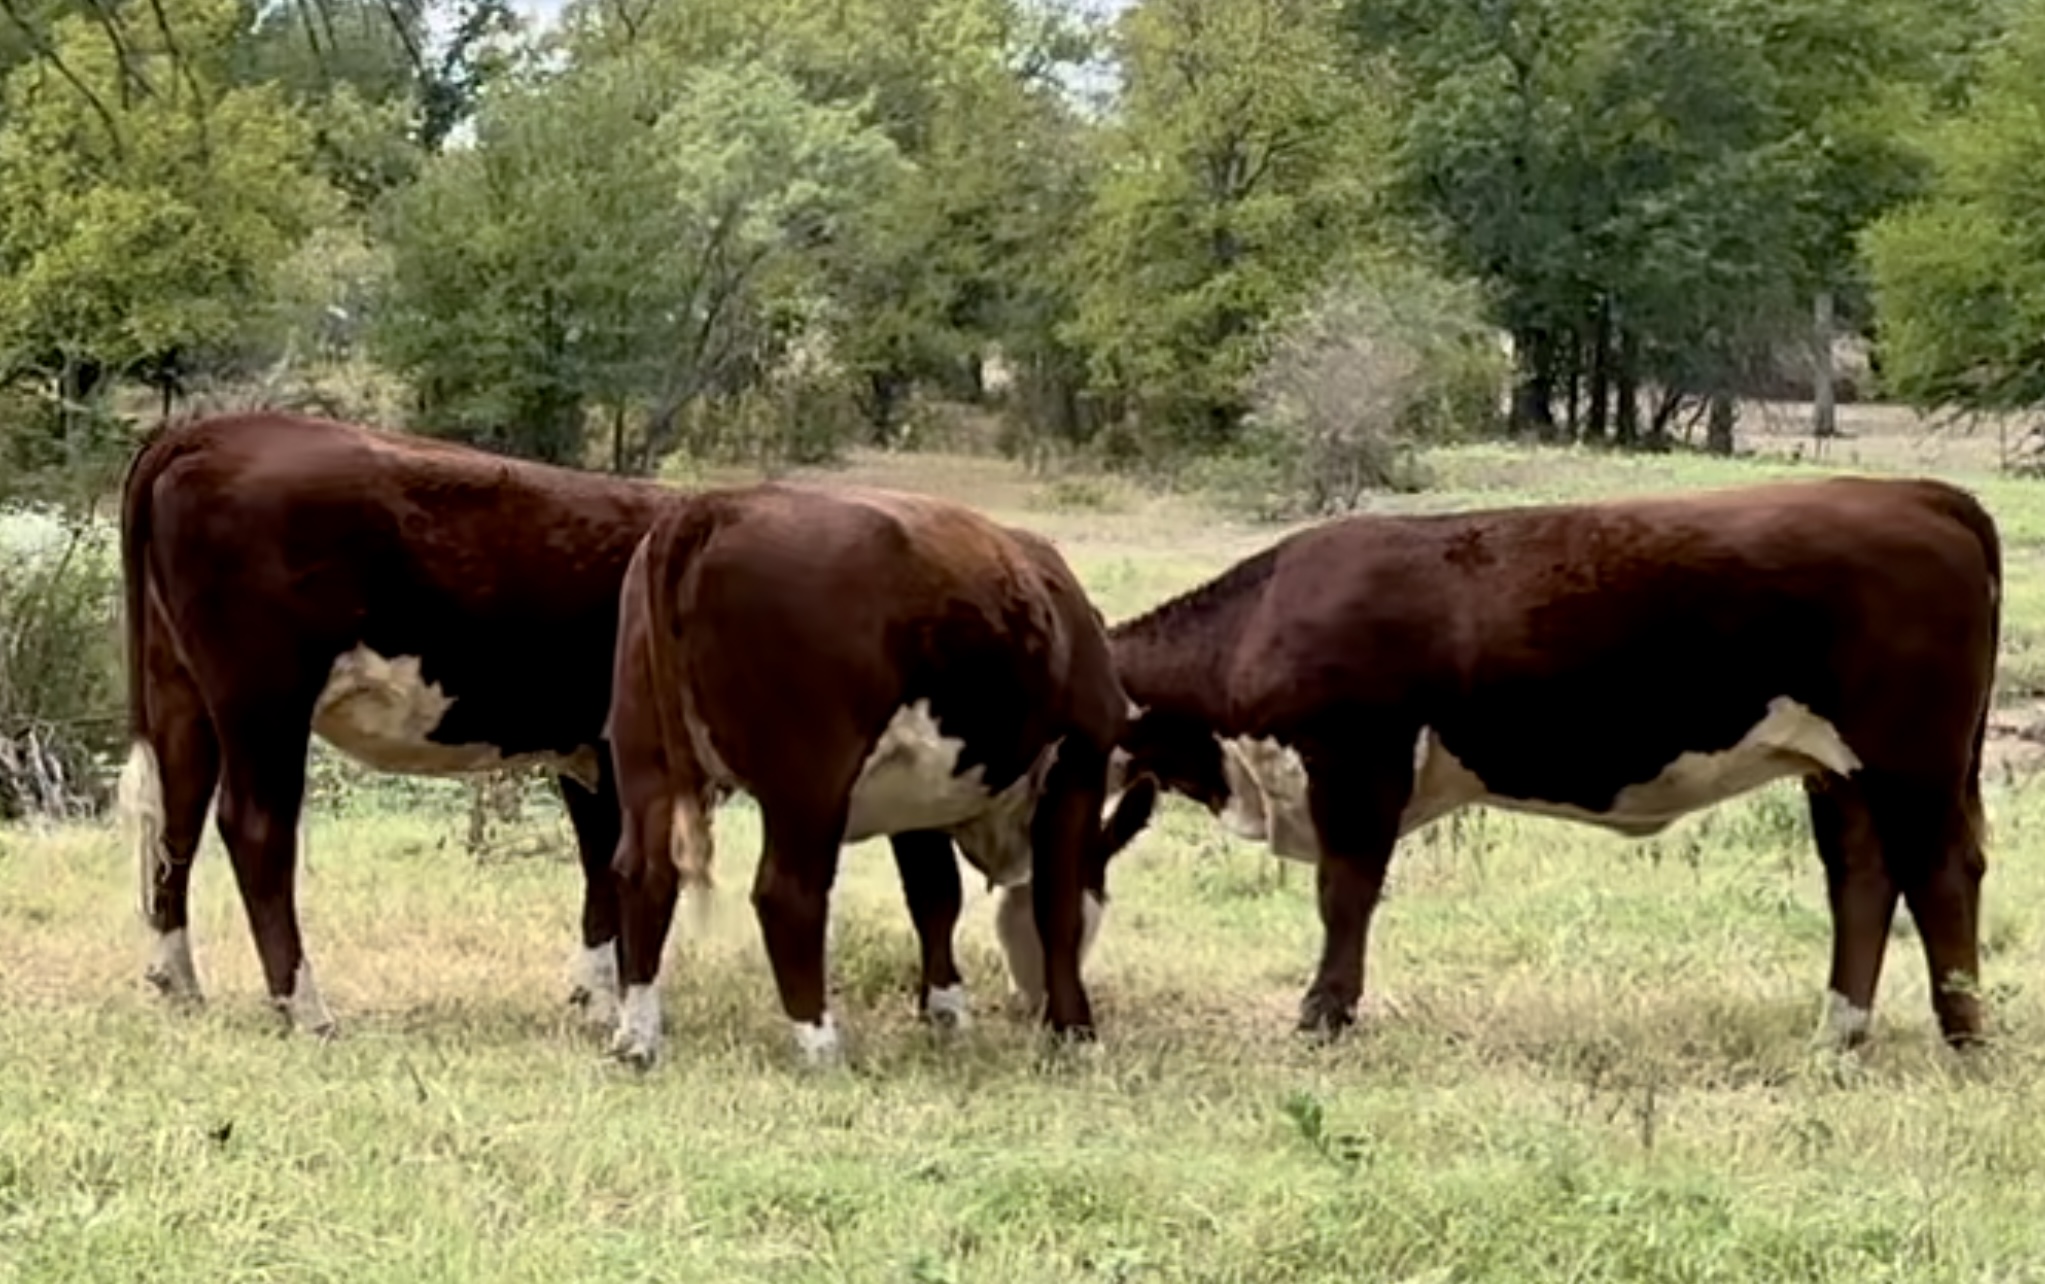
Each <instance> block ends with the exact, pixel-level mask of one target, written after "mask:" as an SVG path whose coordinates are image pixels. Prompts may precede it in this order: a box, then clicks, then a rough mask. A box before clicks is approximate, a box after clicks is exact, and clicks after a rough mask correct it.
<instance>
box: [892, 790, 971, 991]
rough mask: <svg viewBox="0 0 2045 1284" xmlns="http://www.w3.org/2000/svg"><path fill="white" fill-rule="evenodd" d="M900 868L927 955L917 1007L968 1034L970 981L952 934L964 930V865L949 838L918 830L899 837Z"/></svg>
mask: <svg viewBox="0 0 2045 1284" xmlns="http://www.w3.org/2000/svg"><path fill="white" fill-rule="evenodd" d="M888 841H889V843H890V845H891V846H893V847H894V849H895V868H896V870H897V871H899V872H900V874H901V876H902V895H903V897H904V899H906V900H907V901H908V903H909V918H910V920H911V921H912V922H914V923H915V925H916V941H917V944H918V945H919V946H920V947H921V951H922V955H923V973H922V982H921V984H920V985H919V986H918V990H919V993H918V996H917V1001H916V1002H917V1008H918V1010H919V1011H920V1012H922V1014H923V1016H924V1018H925V1019H926V1020H928V1021H930V1022H931V1023H932V1024H934V1025H938V1026H942V1027H947V1028H952V1029H964V1028H965V1027H966V1026H967V1025H969V1024H971V1021H972V1016H971V1012H970V1010H969V1005H968V1003H967V1002H966V986H965V981H964V980H963V979H962V978H961V977H960V975H959V966H958V960H957V959H956V958H954V957H953V955H952V934H953V932H954V930H955V929H956V928H957V926H958V921H959V909H960V907H961V906H962V905H963V904H964V901H965V889H964V887H963V886H962V885H961V884H960V882H959V861H958V857H957V855H955V854H954V853H953V851H952V840H951V836H950V835H949V834H944V833H940V832H937V831H934V830H917V831H915V832H912V833H905V834H896V835H894V836H893V837H892V838H890V839H889V840H888Z"/></svg>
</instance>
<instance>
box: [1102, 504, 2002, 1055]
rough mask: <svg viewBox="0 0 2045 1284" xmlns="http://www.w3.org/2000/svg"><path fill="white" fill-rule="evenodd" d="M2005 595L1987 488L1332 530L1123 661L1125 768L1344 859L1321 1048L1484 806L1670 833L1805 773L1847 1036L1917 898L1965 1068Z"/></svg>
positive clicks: (1285, 545)
mask: <svg viewBox="0 0 2045 1284" xmlns="http://www.w3.org/2000/svg"><path fill="white" fill-rule="evenodd" d="M2000 594H2001V553H2000V550H1999V544H1998V539H1997V535H1996V531H1995V526H1994V523H1993V522H1992V521H1991V520H1990V519H1989V517H1988V515H1987V514H1986V513H1985V512H1984V511H1983V510H1982V509H1981V507H1980V506H1979V505H1978V504H1977V503H1976V502H1975V501H1974V500H1973V499H1972V498H1971V497H1970V496H1968V495H1967V494H1966V493H1965V492H1964V491H1961V490H1958V489H1955V488H1953V487H1951V486H1947V485H1943V484H1940V483H1937V482H1930V481H1905V480H1886V481H1884V480H1873V479H1859V478H1856V479H1834V480H1825V481H1817V482H1804V483H1792V484H1781V485H1770V486H1761V487H1754V488H1748V489H1735V490H1726V491H1720V492H1705V493H1700V494H1691V495H1682V496H1675V497H1666V498H1652V499H1636V500H1626V501H1620V502H1610V503H1601V504H1586V505H1568V506H1557V507H1540V508H1521V509H1507V510H1500V511H1487V512H1468V513H1461V514H1453V515H1444V516H1428V517H1356V518H1351V519H1347V520H1342V521H1337V522H1331V523H1328V524H1326V525H1323V526H1320V527H1318V528H1314V529H1310V530H1307V531H1304V532H1301V533H1299V534H1297V535H1294V536H1292V537H1290V538H1288V539H1285V540H1283V541H1281V542H1280V543H1278V544H1277V545H1275V546H1274V547H1272V548H1270V549H1267V550H1265V551H1264V552H1262V553H1259V554H1257V555H1256V556H1254V557H1251V558H1249V559H1247V560H1246V561H1244V562H1242V563H1240V564H1239V565H1237V566H1235V567H1234V568H1233V569H1231V570H1229V571H1227V572H1226V573H1224V574H1223V575H1221V576H1219V577H1218V578H1216V579H1215V580H1213V581H1212V582H1210V583H1208V584H1207V585H1205V586H1203V587H1200V588H1197V589H1195V590H1193V591H1192V592H1190V593H1188V594H1185V595H1184V596H1182V597H1180V598H1178V599H1176V600H1174V601H1172V602H1169V603H1167V604H1165V605H1163V606H1161V607H1159V608H1157V609H1156V610H1154V611H1152V612H1150V613H1149V614H1147V615H1145V616H1143V617H1141V618H1139V619H1135V620H1131V621H1129V622H1126V623H1124V624H1122V625H1120V626H1118V627H1116V628H1114V629H1113V630H1111V632H1110V637H1111V645H1112V647H1113V650H1114V655H1115V662H1116V669H1117V672H1118V673H1119V675H1120V677H1121V680H1122V683H1123V686H1124V687H1125V689H1126V690H1127V691H1128V693H1129V696H1130V698H1131V700H1132V701H1134V702H1135V704H1136V705H1137V706H1138V707H1139V708H1140V715H1139V716H1137V717H1135V718H1134V719H1133V720H1132V725H1131V730H1130V732H1129V734H1128V736H1127V737H1126V740H1125V748H1126V749H1127V751H1128V752H1129V754H1130V758H1131V761H1130V764H1129V765H1128V767H1127V770H1130V771H1134V772H1138V773H1154V774H1155V776H1156V777H1157V778H1158V779H1159V780H1160V781H1161V782H1162V783H1163V784H1164V785H1165V786H1166V787H1167V788H1171V789H1175V790H1177V791H1179V792H1182V793H1184V794H1186V795H1188V796H1190V797H1192V798H1194V799H1196V800H1198V801H1200V802H1203V803H1205V804H1206V805H1208V806H1209V807H1210V808H1212V809H1214V810H1215V811H1216V812H1218V813H1221V814H1223V815H1224V816H1225V817H1226V818H1227V820H1228V821H1229V822H1230V823H1232V824H1233V825H1234V826H1235V827H1236V828H1237V829H1238V830H1239V831H1240V832H1244V833H1247V834H1250V835H1253V836H1256V837H1259V838H1265V839H1268V840H1269V841H1270V843H1271V845H1272V846H1273V848H1274V849H1275V850H1276V851H1277V852H1278V853H1279V854H1281V855H1286V856H1293V857H1299V858H1304V859H1311V860H1317V861H1318V869H1319V898H1320V911H1321V921H1322V923H1323V926H1324V929H1325V940H1324V943H1323V952H1322V956H1321V962H1320V966H1319V969H1318V972H1317V974H1316V976H1315V978H1314V980H1313V982H1312V984H1311V986H1310V988H1309V989H1308V990H1307V992H1306V995H1305V997H1304V999H1303V1001H1302V1004H1301V1012H1300V1023H1301V1026H1302V1027H1303V1028H1307V1029H1322V1030H1332V1029H1336V1028H1339V1027H1342V1026H1345V1025H1347V1024H1349V1023H1350V1022H1352V1021H1353V1020H1354V1018H1355V1012H1356V1006H1357V1002H1358V1000H1359V999H1360V997H1361V995H1362V991H1363V962H1364V952H1365V942H1366V939H1367V934H1368V929H1369V923H1370V917H1371V913H1372V910H1373V908H1374V907H1375V905H1376V904H1377V900H1378V894H1379V890H1380V887H1381V885H1382V883H1383V879H1384V876H1385V868H1386V864H1387V862H1388V861H1389V860H1390V858H1391V855H1392V848H1393V845H1394V843H1395V841H1396V840H1397V839H1398V837H1399V836H1400V835H1401V834H1404V833H1406V832H1408V831H1410V830H1412V829H1415V828H1417V827H1418V826H1421V825H1424V824H1426V823H1428V822H1429V821H1431V820H1433V819H1435V818H1437V817H1439V816H1442V815H1445V814H1447V813H1448V812H1450V811H1453V810H1454V809H1456V808H1458V807H1462V806H1465V805H1468V804H1473V803H1482V804H1489V805H1491V806H1496V807H1504V808H1510V809H1514V810H1519V811H1527V812H1533V813H1537V814H1542V815H1551V816H1561V817H1567V818H1570V819H1574V820H1579V821H1587V822H1590V823H1592V824H1597V825H1602V826H1605V827H1607V828H1610V829H1613V830H1617V831H1619V832H1621V833H1625V834H1630V835H1645V834H1652V833H1655V832H1657V831H1659V830H1660V829H1662V828H1663V827H1665V826H1667V825H1668V824H1669V823H1670V822H1672V821H1674V820H1675V819H1676V818H1677V817H1679V816H1682V815H1684V814H1685V813H1687V812H1691V811H1694V810H1697V809H1699V808H1702V807H1707V806H1710V805H1712V804H1714V803H1716V802H1719V801H1721V800H1723V799H1725V798H1728V797H1731V796H1732V795H1735V794H1738V793H1741V792H1744V791H1746V790H1749V789H1753V788H1755V787H1757V786H1759V785H1761V784H1763V783H1765V782H1767V781H1770V780H1774V779H1777V778H1781V777H1786V776H1797V777H1801V778H1802V779H1803V782H1804V786H1805V788H1806V790H1807V791H1808V793H1809V800H1810V812H1811V822H1812V827H1813V830H1814V832H1815V836H1816V840H1817V847H1818V852H1819V855H1820V856H1821V857H1822V859H1823V862H1824V866H1825V871H1826V876H1827V882H1828V887H1829V892H1830V900H1831V909H1832V922H1833V948H1832V968H1831V995H1830V999H1829V1007H1828V1010H1827V1016H1826V1028H1827V1030H1828V1031H1829V1032H1830V1034H1831V1036H1832V1037H1833V1038H1834V1039H1835V1040H1836V1041H1837V1042H1838V1043H1840V1044H1844V1045H1849V1046H1850V1045H1852V1044H1855V1043H1858V1042H1859V1041H1860V1040H1861V1039H1862V1038H1863V1037H1864V1036H1865V1033H1866V1030H1867V1027H1868V1024H1869V1019H1870V1014H1871V1012H1872V1008H1873V1003H1874V994H1875V983H1876V979H1877V977H1878V974H1879V973H1880V970H1881V965H1882V954H1883V950H1884V947H1885V944H1886V940H1887V933H1888V927H1889V923H1890V920H1891V918H1892V917H1893V915H1894V913H1895V909H1896V904H1897V900H1898V897H1899V895H1900V897H1901V899H1902V900H1904V901H1905V902H1907V903H1908V905H1909V907H1910V911H1911V915H1912V917H1913V918H1915V920H1916V922H1917V926H1918V931H1919V933H1920V935H1921V936H1922V938H1923V942H1924V950H1925V956H1926V959H1927V961H1928V963H1929V966H1930V969H1931V973H1932V981H1933V984H1932V996H1933V998H1932V1002H1933V1007H1934V1009H1935V1011H1936V1013H1937V1015H1938V1020H1939V1024H1940V1026H1941V1028H1942V1029H1943V1031H1944V1033H1945V1036H1946V1038H1947V1039H1948V1040H1949V1041H1951V1042H1953V1043H1955V1044H1963V1043H1967V1042H1969V1041H1972V1040H1974V1039H1975V1038H1977V1037H1978V1036H1979V1035H1980V1034H1981V1032H1982V1013H1981V1009H1980V1006H1979V1004H1978V1002H1977V999H1976V997H1975V987H1976V984H1977V981H1978V946H1977V942H1978V930H1977V914H1978V906H1979V899H1980V880H1981V877H1982V874H1983V872H1984V869H1985V863H1984V859H1983V856H1982V841H1983V828H1982V812H1981V794H1980V782H1979V774H1980V762H1981V742H1982V736H1983V733H1984V728H1985V724H1986V719H1987V715H1988V710H1989V699H1990V687H1991V684H1992V681H1993V677H1994V671H1995V657H1996V645H1997V631H1998V627H1999V625H1998V621H1999V615H2000V606H1999V598H2000ZM1118 761H1119V759H1118Z"/></svg>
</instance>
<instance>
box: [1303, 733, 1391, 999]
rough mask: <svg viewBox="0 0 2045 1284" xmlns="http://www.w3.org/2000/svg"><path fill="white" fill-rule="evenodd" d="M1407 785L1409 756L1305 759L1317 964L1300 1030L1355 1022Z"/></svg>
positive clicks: (1386, 755) (1378, 755)
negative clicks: (1313, 844)
mask: <svg viewBox="0 0 2045 1284" xmlns="http://www.w3.org/2000/svg"><path fill="white" fill-rule="evenodd" d="M1402 768H1403V769H1402ZM1412 781H1413V768H1412V758H1411V755H1410V754H1407V755H1397V754H1373V755H1369V756H1366V757H1362V758H1360V759H1350V758H1344V759H1338V760H1333V761H1328V760H1322V761H1318V762H1317V761H1312V760H1310V761H1309V762H1308V783H1307V805H1308V809H1309V811H1310V812H1311V813H1312V815H1313V820H1314V828H1315V830H1316V832H1317V835H1318V837H1319V839H1320V846H1321V856H1320V861H1319V864H1318V866H1317V871H1316V880H1315V881H1316V888H1317V891H1318V894H1319V901H1320V911H1321V930H1322V943H1321V963H1320V967H1319V968H1318V969H1317V970H1316V971H1315V973H1314V979H1313V982H1312V984H1310V985H1309V986H1308V987H1307V992H1306V995H1305V997H1303V998H1302V999H1301V1000H1300V1005H1299V1028H1300V1030H1302V1031H1304V1032H1307V1033H1312V1034H1316V1035H1320V1036H1323V1037H1327V1036H1332V1035H1335V1034H1337V1033H1339V1032H1341V1031H1342V1030H1344V1029H1346V1028H1348V1027H1349V1026H1351V1025H1354V1024H1355V1023H1356V1009H1357V1005H1358V1004H1359V1003H1360V1002H1361V1001H1362V999H1363V970H1364V956H1365V953H1366V951H1367V947H1368V945H1369V941H1370V920H1371V915H1372V914H1373V913H1375V912H1376V910H1377V905H1378V898H1379V897H1380V896H1381V895H1382V894H1383V892H1384V886H1385V871H1386V868H1387V867H1388V866H1389V865H1390V864H1391V859H1392V848H1393V846H1394V844H1396V843H1397V842H1398V838H1399V813H1400V811H1401V809H1402V808H1403V807H1404V806H1405V801H1406V796H1407V795H1408V794H1409V793H1410V792H1411V790H1412Z"/></svg>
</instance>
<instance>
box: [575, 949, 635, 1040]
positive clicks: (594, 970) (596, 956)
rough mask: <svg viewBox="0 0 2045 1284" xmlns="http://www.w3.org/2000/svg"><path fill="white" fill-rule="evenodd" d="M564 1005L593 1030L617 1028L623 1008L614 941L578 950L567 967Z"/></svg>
mask: <svg viewBox="0 0 2045 1284" xmlns="http://www.w3.org/2000/svg"><path fill="white" fill-rule="evenodd" d="M568 974H569V982H568V1002H569V1004H570V1005H571V1006H573V1007H574V1008H576V1009H577V1010H578V1011H579V1012H580V1014H581V1020H582V1023H583V1024H584V1025H587V1026H589V1027H590V1028H592V1029H596V1030H611V1029H615V1028H617V1025H618V1021H619V1017H620V1014H621V1012H622V1011H623V1007H622V1005H621V1004H620V1002H619V1000H620V998H621V995H620V993H619V989H618V952H617V947H616V944H615V943H614V942H611V941H605V942H604V943H603V944H602V945H594V946H588V947H586V948H584V949H582V950H581V951H579V952H578V953H577V954H576V956H575V962H574V963H573V964H572V965H571V966H570V967H569V973H568Z"/></svg>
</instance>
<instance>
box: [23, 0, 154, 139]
mask: <svg viewBox="0 0 2045 1284" xmlns="http://www.w3.org/2000/svg"><path fill="white" fill-rule="evenodd" d="M0 9H5V10H6V11H7V17H8V19H9V20H10V21H12V22H13V23H14V25H15V27H16V28H18V29H19V30H20V32H21V34H22V35H24V36H26V37H28V43H29V48H30V49H31V50H33V51H34V53H35V55H36V57H38V58H40V59H42V60H43V61H44V62H46V63H48V64H49V65H50V66H51V67H52V68H54V69H55V70H56V72H57V74H58V75H60V76H62V77H63V78H64V79H65V80H67V81H69V82H70V84H71V87H72V88H73V89H76V90H77V91H78V93H79V95H80V96H81V97H83V98H84V99H85V101H86V102H87V103H89V104H90V105H91V106H92V110H93V114H94V115H96V116H98V117H99V120H100V123H101V124H102V125H104V126H106V131H107V139H108V141H110V142H111V143H113V145H114V157H115V158H116V159H117V160H123V161H125V160H126V159H127V158H128V147H127V144H126V143H124V142H122V141H121V130H120V127H119V126H118V125H116V124H115V123H114V114H113V113H112V112H110V111H108V110H107V105H106V104H105V103H103V102H101V101H100V99H99V95H98V94H95V93H93V92H92V88H91V86H89V85H87V84H86V83H85V82H84V81H83V80H81V79H79V78H78V73H77V72H74V71H72V70H71V67H70V65H69V64H68V63H66V62H65V61H64V60H63V58H61V57H59V56H58V54H57V50H56V47H55V46H54V45H52V44H50V43H49V42H48V41H47V40H44V39H43V33H42V32H40V31H38V30H37V29H36V28H35V27H34V26H33V25H32V24H31V23H30V22H29V21H28V19H27V18H24V17H23V16H22V15H21V11H20V10H19V9H17V8H15V7H14V0H0Z"/></svg>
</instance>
